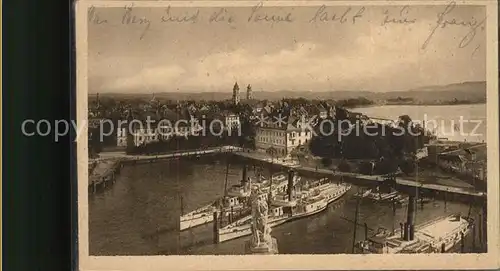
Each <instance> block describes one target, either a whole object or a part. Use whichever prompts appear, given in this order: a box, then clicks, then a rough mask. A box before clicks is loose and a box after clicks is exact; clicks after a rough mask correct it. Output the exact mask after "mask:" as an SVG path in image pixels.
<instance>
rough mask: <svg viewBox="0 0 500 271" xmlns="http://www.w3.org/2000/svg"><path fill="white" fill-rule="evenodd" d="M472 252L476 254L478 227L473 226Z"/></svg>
mask: <svg viewBox="0 0 500 271" xmlns="http://www.w3.org/2000/svg"><path fill="white" fill-rule="evenodd" d="M472 251H473V252H476V225H475V223H474V224H472Z"/></svg>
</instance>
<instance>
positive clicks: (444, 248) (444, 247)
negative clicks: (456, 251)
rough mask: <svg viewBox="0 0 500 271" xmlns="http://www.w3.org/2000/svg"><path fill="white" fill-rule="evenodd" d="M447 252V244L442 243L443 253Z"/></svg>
mask: <svg viewBox="0 0 500 271" xmlns="http://www.w3.org/2000/svg"><path fill="white" fill-rule="evenodd" d="M445 252H446V245H445V244H444V243H442V244H441V253H445Z"/></svg>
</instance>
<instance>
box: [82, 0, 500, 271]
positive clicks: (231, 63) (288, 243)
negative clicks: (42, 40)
mask: <svg viewBox="0 0 500 271" xmlns="http://www.w3.org/2000/svg"><path fill="white" fill-rule="evenodd" d="M497 13H498V7H497V3H496V2H495V1H453V0H452V1H383V0H381V1H263V2H259V1H173V2H169V1H83V0H82V1H79V2H78V3H77V4H76V6H75V14H76V22H75V25H76V51H77V61H76V62H77V63H76V66H77V69H76V70H77V90H76V93H77V95H76V96H77V107H78V108H77V117H78V122H79V123H78V127H80V128H79V129H78V131H80V132H81V134H80V133H79V134H78V137H77V138H78V140H77V146H78V147H77V148H78V172H77V174H78V178H77V181H76V183H75V185H77V186H78V223H77V224H78V241H77V242H78V250H79V252H78V255H79V258H78V262H79V266H80V270H229V269H230V270H236V269H238V270H271V269H273V270H291V269H295V270H297V269H300V270H307V269H315V270H325V269H329V270H332V269H335V270H351V269H357V270H362V269H371V270H374V269H383V270H388V269H396V268H397V269H428V270H432V269H471V268H482V269H486V268H498V263H499V262H498V256H499V249H498V246H499V234H498V231H499V198H498V193H499V184H498V180H499V175H498V173H499V172H498V168H499V165H498V147H499V145H498V140H499V135H498V127H499V126H498V64H497V60H498V34H497V31H498V15H497Z"/></svg>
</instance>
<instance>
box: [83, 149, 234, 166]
mask: <svg viewBox="0 0 500 271" xmlns="http://www.w3.org/2000/svg"><path fill="white" fill-rule="evenodd" d="M241 150H242V149H241V148H239V147H234V146H222V147H212V148H206V149H203V150H200V149H198V150H180V151H174V152H170V153H165V154H156V155H145V154H143V155H130V154H125V153H124V152H113V153H109V154H103V155H102V157H100V158H97V159H90V160H89V162H102V161H107V160H116V159H120V160H121V161H124V162H126V161H149V160H161V159H170V158H178V157H186V156H193V155H206V154H216V153H232V152H238V151H241Z"/></svg>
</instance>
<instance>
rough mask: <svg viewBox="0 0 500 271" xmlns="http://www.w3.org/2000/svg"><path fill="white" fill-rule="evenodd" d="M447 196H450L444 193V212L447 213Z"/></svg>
mask: <svg viewBox="0 0 500 271" xmlns="http://www.w3.org/2000/svg"><path fill="white" fill-rule="evenodd" d="M446 194H448V193H447V192H446V191H445V192H444V212H445V213H446Z"/></svg>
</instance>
